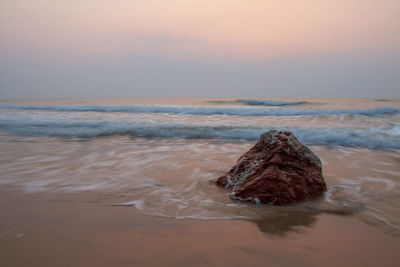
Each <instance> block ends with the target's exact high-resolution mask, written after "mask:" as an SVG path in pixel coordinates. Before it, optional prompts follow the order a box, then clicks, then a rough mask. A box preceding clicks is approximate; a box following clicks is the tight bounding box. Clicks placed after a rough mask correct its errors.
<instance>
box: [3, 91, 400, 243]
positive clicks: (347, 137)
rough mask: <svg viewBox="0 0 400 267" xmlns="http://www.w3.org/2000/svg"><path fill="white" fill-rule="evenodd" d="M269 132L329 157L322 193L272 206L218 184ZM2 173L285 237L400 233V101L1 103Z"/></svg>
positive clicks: (154, 212) (13, 184) (32, 186)
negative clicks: (319, 219) (346, 227)
mask: <svg viewBox="0 0 400 267" xmlns="http://www.w3.org/2000/svg"><path fill="white" fill-rule="evenodd" d="M271 129H277V130H285V131H291V132H293V133H294V134H295V136H296V137H297V138H298V139H299V141H300V142H302V143H303V144H305V145H307V146H308V147H309V148H310V149H311V150H312V151H313V152H314V153H315V154H316V155H317V156H318V157H320V159H321V161H322V166H323V174H324V177H325V181H326V183H327V187H328V190H327V192H326V193H324V195H323V196H321V197H320V198H318V199H315V200H312V201H308V202H305V203H298V204H294V205H290V206H284V207H274V206H268V205H262V204H259V205H256V204H254V203H247V202H240V201H236V200H232V199H230V198H229V192H228V191H226V190H224V189H221V188H218V187H217V186H215V184H214V182H215V181H216V179H217V178H218V177H220V176H222V175H224V174H225V173H226V172H227V171H228V170H229V169H230V168H231V167H232V166H233V165H234V164H235V162H236V160H237V159H238V158H239V157H240V155H241V154H243V153H244V152H246V151H247V150H248V149H250V148H251V147H252V146H253V145H254V143H255V142H256V141H257V139H258V138H259V136H260V135H261V134H262V133H264V132H265V131H268V130H271ZM0 170H1V171H0V188H2V189H7V188H12V189H13V190H19V191H21V192H23V193H24V194H38V193H39V194H40V193H41V192H52V193H57V194H58V193H60V194H85V193H87V192H90V193H94V194H95V195H96V196H97V199H98V201H99V202H101V203H103V204H105V205H109V206H110V208H112V207H114V206H126V207H131V209H132V208H133V209H136V210H138V211H139V212H141V213H144V214H147V215H150V216H158V217H159V216H161V217H168V218H174V219H177V220H185V219H193V220H249V221H254V222H262V223H259V227H260V229H262V230H263V231H267V232H268V231H269V232H271V233H275V232H279V231H288V230H289V228H293V227H298V226H307V225H312V224H313V222H314V221H315V217H316V216H318V214H333V215H335V216H353V217H355V218H356V219H358V220H361V221H363V222H365V223H367V224H368V225H371V226H373V227H375V228H376V229H378V230H379V231H380V232H381V233H382V234H388V235H392V236H396V237H400V187H399V186H400V185H399V181H400V99H333V98H324V99H315V98H304V99H297V98H296V99H294V98H279V99H278V98H257V99H254V98H229V99H228V98H194V99H188V98H177V99H165V98H164V99H61V100H60V99H59V100H49V99H35V100H1V101H0ZM131 209H128V208H127V209H126V212H130V210H131ZM287 218H290V221H289V222H288V221H287Z"/></svg>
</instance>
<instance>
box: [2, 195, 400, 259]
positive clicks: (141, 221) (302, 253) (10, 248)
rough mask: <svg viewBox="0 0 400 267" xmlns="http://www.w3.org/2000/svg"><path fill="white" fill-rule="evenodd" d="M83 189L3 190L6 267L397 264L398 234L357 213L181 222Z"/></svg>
mask: <svg viewBox="0 0 400 267" xmlns="http://www.w3.org/2000/svg"><path fill="white" fill-rule="evenodd" d="M106 203H107V201H104V202H103V201H99V200H98V197H96V196H94V195H92V194H87V193H82V194H50V193H40V194H22V193H21V192H17V191H15V190H13V189H11V188H10V189H4V188H3V189H2V190H1V193H0V212H1V214H2V216H1V218H2V219H1V224H0V251H1V257H0V265H1V266H177V265H180V266H182V265H186V266H244V265H252V266H266V265H269V266H293V265H296V266H339V265H342V266H395V265H396V264H397V263H398V262H399V261H400V255H399V254H398V253H397V252H398V251H399V249H400V242H399V239H398V238H396V237H393V236H390V235H385V234H383V235H382V234H380V233H379V231H380V230H378V229H376V228H374V227H371V226H368V225H367V224H365V223H363V222H361V221H359V220H357V219H356V218H354V217H352V216H336V215H327V214H322V215H316V214H309V216H305V215H304V214H302V215H301V216H298V217H296V216H295V215H293V214H290V215H289V217H288V218H281V219H280V220H275V221H258V222H250V221H238V220H235V221H232V220H211V221H201V220H175V219H172V218H162V217H155V216H147V215H143V214H140V213H139V212H137V211H136V210H135V209H134V208H132V207H115V206H113V207H111V206H109V205H107V204H106Z"/></svg>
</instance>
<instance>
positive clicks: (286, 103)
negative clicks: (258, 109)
mask: <svg viewBox="0 0 400 267" xmlns="http://www.w3.org/2000/svg"><path fill="white" fill-rule="evenodd" d="M237 102H238V103H243V104H246V105H250V106H294V105H303V104H307V103H308V102H306V101H279V100H258V99H239V100H237Z"/></svg>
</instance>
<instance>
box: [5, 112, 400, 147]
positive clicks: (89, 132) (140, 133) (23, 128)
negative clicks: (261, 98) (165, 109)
mask: <svg viewBox="0 0 400 267" xmlns="http://www.w3.org/2000/svg"><path fill="white" fill-rule="evenodd" d="M272 128H273V127H262V128H261V127H260V128H257V127H233V126H207V125H190V124H166V123H127V122H118V121H113V122H111V121H82V122H79V121H78V122H76V121H64V122H53V121H36V122H35V121H22V120H12V119H2V120H0V130H2V131H5V132H9V133H13V134H18V135H23V136H59V137H80V138H92V137H102V136H113V135H128V136H132V137H141V138H183V139H221V140H246V141H255V140H257V139H258V138H259V136H260V135H261V134H262V133H263V132H265V131H267V130H270V129H272ZM282 130H290V131H292V132H293V133H294V134H295V135H296V136H297V137H298V138H299V140H300V141H302V142H304V143H306V144H309V145H329V146H347V147H365V148H386V149H400V125H399V124H393V125H392V126H391V128H389V129H385V130H383V129H382V128H368V129H350V128H322V127H321V128H317V127H316V128H283V129H282Z"/></svg>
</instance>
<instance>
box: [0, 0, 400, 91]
mask: <svg viewBox="0 0 400 267" xmlns="http://www.w3.org/2000/svg"><path fill="white" fill-rule="evenodd" d="M399 14H400V1H399V0H379V1H378V0H248V1H243V0H201V1H200V0H168V1H167V0H114V1H110V0H108V1H106V0H79V1H78V0H0V98H63V97H68V98H70V97H74V98H75V97H76V98H79V97H92V98H93V97H400V15H399Z"/></svg>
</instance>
